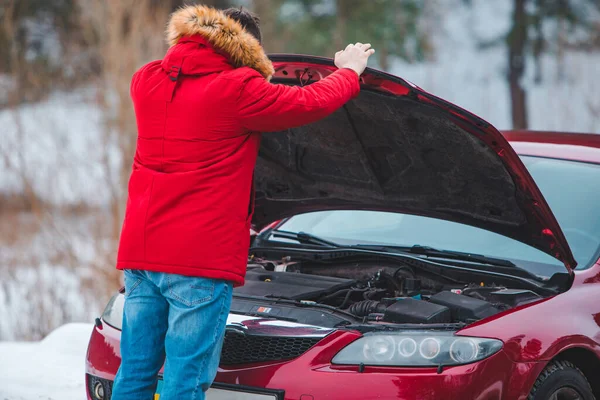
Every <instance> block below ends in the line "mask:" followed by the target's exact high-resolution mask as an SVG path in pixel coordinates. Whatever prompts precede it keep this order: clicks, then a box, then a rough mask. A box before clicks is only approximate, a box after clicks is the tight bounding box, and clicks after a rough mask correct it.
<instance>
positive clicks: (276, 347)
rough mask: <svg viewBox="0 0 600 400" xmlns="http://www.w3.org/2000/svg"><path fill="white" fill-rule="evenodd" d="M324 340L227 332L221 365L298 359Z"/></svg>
mask: <svg viewBox="0 0 600 400" xmlns="http://www.w3.org/2000/svg"><path fill="white" fill-rule="evenodd" d="M321 339H322V338H318V337H317V338H314V337H283V336H252V335H244V334H240V333H236V332H227V333H226V335H225V341H224V343H223V350H222V351H221V365H236V364H248V363H256V362H264V361H279V360H289V359H292V358H296V357H298V356H300V355H301V354H303V353H304V352H306V351H307V350H308V349H310V348H311V347H312V346H314V345H315V344H317V342H318V341H319V340H321Z"/></svg>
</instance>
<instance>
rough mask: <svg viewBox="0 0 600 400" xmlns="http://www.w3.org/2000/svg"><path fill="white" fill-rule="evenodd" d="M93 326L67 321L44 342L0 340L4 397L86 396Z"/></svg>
mask: <svg viewBox="0 0 600 400" xmlns="http://www.w3.org/2000/svg"><path fill="white" fill-rule="evenodd" d="M92 327H93V325H91V324H67V325H64V326H62V327H60V328H58V329H56V330H55V331H53V332H52V333H50V335H48V336H47V337H46V338H45V339H44V340H42V341H41V342H32V343H26V342H0V399H2V400H4V399H10V400H42V399H43V400H81V399H84V398H85V375H84V374H85V372H84V371H85V370H84V368H85V354H86V350H87V344H88V340H89V338H90V334H91V332H92Z"/></svg>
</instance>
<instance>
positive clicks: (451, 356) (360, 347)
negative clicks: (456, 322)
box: [332, 331, 502, 367]
mask: <svg viewBox="0 0 600 400" xmlns="http://www.w3.org/2000/svg"><path fill="white" fill-rule="evenodd" d="M501 348H502V342H501V341H500V340H496V339H484V338H473V337H466V336H454V334H453V333H452V332H435V333H434V332H421V331H418V332H398V333H396V332H394V333H390V332H385V333H382V332H371V333H367V334H365V335H364V336H363V337H361V338H360V339H358V340H356V341H354V342H352V343H350V344H349V345H348V346H346V347H345V348H343V349H342V350H341V351H340V352H339V353H338V354H336V356H335V357H334V358H333V360H332V362H333V363H334V364H351V365H358V364H364V365H387V366H397V367H434V366H439V365H444V366H445V365H461V364H469V363H473V362H476V361H479V360H483V359H484V358H487V357H489V356H491V355H492V354H494V353H496V352H498V351H499V350H500V349H501Z"/></svg>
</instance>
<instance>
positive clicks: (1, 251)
mask: <svg viewBox="0 0 600 400" xmlns="http://www.w3.org/2000/svg"><path fill="white" fill-rule="evenodd" d="M54 2H55V1H54V0H6V1H4V2H2V4H0V21H3V22H2V23H3V24H4V25H3V26H2V28H3V30H2V33H1V34H0V57H3V58H5V59H0V66H1V67H0V400H25V399H27V400H29V399H61V400H70V399H82V398H84V396H85V395H84V382H83V376H84V375H83V368H84V356H85V350H86V345H87V340H88V337H89V334H90V332H91V327H92V325H91V323H92V321H93V319H94V318H95V317H97V316H98V315H99V313H100V312H101V311H102V308H103V306H104V304H105V303H106V301H107V300H108V298H109V296H110V295H111V294H112V293H114V291H115V290H117V289H118V288H119V285H120V284H121V276H120V274H119V273H118V272H116V271H115V269H114V261H115V254H116V253H115V252H116V243H117V239H118V234H119V229H120V222H121V218H122V212H123V206H124V204H125V197H124V196H125V190H124V188H126V182H127V178H128V171H129V169H128V168H129V165H130V159H131V156H132V151H133V148H134V145H135V136H134V135H135V122H134V120H133V119H132V117H133V112H132V109H131V105H130V104H129V102H128V90H129V88H128V83H129V79H130V77H131V74H132V72H133V71H134V70H135V69H136V68H138V67H139V66H141V65H142V64H143V63H144V62H147V61H149V60H151V59H153V58H158V57H160V53H161V52H162V51H164V44H163V42H162V40H161V38H160V35H161V32H162V29H163V26H164V23H165V21H166V18H167V15H168V12H169V11H171V10H172V8H173V7H174V6H176V5H177V4H178V2H177V1H173V2H162V3H170V4H169V6H168V7H167V6H164V4H162V5H160V4H159V5H157V4H158V3H159V2H157V1H153V0H127V1H120V2H103V1H99V0H73V1H70V2H62V1H60V2H59V1H56V3H57V4H58V3H61V4H62V3H69V4H72V5H73V4H74V5H75V6H76V7H78V12H77V14H76V16H73V15H72V14H68V15H67V16H66V17H65V18H66V19H63V17H64V15H63V14H64V13H65V12H66V11H65V9H64V8H62V7H63V6H62V5H61V6H60V7H59V6H57V7H58V8H57V9H53V8H52V7H49V6H48V4H50V3H54ZM520 2H525V3H527V4H526V5H525V6H526V11H527V12H528V13H535V7H536V5H538V4H542V3H556V2H553V1H552V0H547V1H544V0H493V1H492V0H470V1H469V0H422V1H418V0H393V1H389V0H388V1H378V0H375V1H372V2H371V1H367V0H364V1H358V0H337V1H334V0H291V1H288V0H254V1H250V0H245V1H240V2H235V3H236V4H240V3H241V4H243V5H246V6H247V7H249V8H251V9H255V10H256V11H258V12H260V14H261V16H263V29H264V34H265V47H266V48H267V50H270V51H271V50H276V51H274V52H286V51H287V52H296V51H298V49H304V48H305V47H304V48H303V47H298V45H297V44H298V43H299V41H300V40H305V39H306V40H307V41H309V42H310V43H313V45H314V49H315V50H314V51H313V54H320V53H324V52H326V49H325V48H324V47H323V46H324V45H323V41H324V39H323V38H322V37H318V36H315V37H312V36H311V37H310V38H309V37H308V33H305V32H304V33H303V32H302V29H306V26H304V27H303V26H300V25H301V24H302V23H308V22H310V23H312V21H313V20H314V21H316V22H319V21H322V22H323V23H327V19H326V18H332V19H333V21H334V22H336V23H338V24H341V22H340V17H339V12H338V11H339V10H342V8H343V7H348V6H356V7H358V5H360V6H361V7H364V6H365V4H367V5H373V7H375V8H376V7H386V6H390V4H391V6H394V7H397V6H402V7H405V6H406V7H408V8H406V10H408V11H406V15H408V16H410V18H412V19H411V20H410V21H409V22H407V26H409V25H410V24H412V25H410V26H413V27H414V31H410V32H406V33H405V36H404V37H403V38H402V40H400V39H398V40H396V39H397V37H395V36H393V35H392V36H391V37H388V38H387V39H386V40H391V41H392V42H394V41H396V42H398V43H400V49H396V50H395V51H390V52H389V53H390V54H389V55H388V56H387V57H386V58H385V59H377V60H374V61H373V65H372V66H374V67H379V68H384V69H386V70H388V71H389V72H391V73H392V74H395V75H398V76H401V77H403V78H405V79H407V80H409V81H411V82H413V83H415V84H416V85H418V86H420V87H422V88H423V89H425V90H427V91H429V92H431V93H433V94H436V95H438V96H440V97H442V98H444V99H446V100H449V101H451V102H453V103H455V104H457V105H459V106H461V107H463V108H466V109H468V110H469V111H471V112H473V113H475V114H477V115H479V116H480V117H482V118H484V119H486V120H487V121H489V122H491V123H492V124H493V125H495V126H496V127H497V128H499V129H510V128H512V127H513V126H514V125H515V123H514V119H513V118H512V115H511V92H510V90H509V86H508V83H507V74H508V63H507V54H508V50H507V42H506V41H502V40H500V41H497V40H496V39H497V38H499V37H500V38H502V37H505V36H506V35H507V33H508V32H509V31H510V30H511V27H512V26H513V23H514V10H515V6H516V5H517V4H518V3H520ZM25 3H27V4H25ZM171 3H172V4H171ZM206 3H212V4H215V5H219V6H222V5H230V4H231V3H232V2H231V1H212V2H206ZM567 3H569V2H567ZM570 3H572V4H573V7H574V9H576V10H585V11H584V14H586V15H587V17H590V15H591V17H590V18H591V19H590V21H588V22H589V23H590V24H589V26H591V29H592V32H595V33H593V34H592V35H591V36H589V37H588V39H589V45H580V44H578V45H573V46H568V45H564V44H565V43H566V42H569V39H572V38H575V39H577V40H578V39H579V36H582V35H583V33H582V32H583V29H581V28H579V27H575V28H574V29H572V30H570V29H565V30H560V29H559V31H558V32H559V33H558V34H556V32H557V31H556V29H558V28H560V27H561V25H560V21H558V22H557V21H554V22H553V21H551V22H550V23H549V24H548V25H546V26H544V27H543V29H546V30H547V31H548V32H547V36H546V38H547V40H548V42H549V44H548V45H547V46H546V48H545V50H544V51H542V52H540V53H539V54H537V57H534V56H535V55H536V53H534V52H533V51H532V50H528V52H527V53H526V57H525V58H524V63H525V64H524V65H525V71H524V74H523V77H522V78H520V79H519V84H520V85H521V86H522V87H523V89H524V91H526V92H527V104H526V110H527V113H528V119H529V121H528V127H529V128H530V129H535V130H558V131H568V132H589V133H599V129H600V128H599V127H600V96H598V93H600V80H599V79H597V76H598V72H597V71H598V66H599V65H600V43H599V42H600V40H599V38H600V33H599V32H600V19H599V18H598V14H597V13H595V14H594V13H592V14H589V13H590V11H589V10H588V8H587V5H588V4H590V3H595V0H594V1H591V0H580V1H575V0H573V1H571V2H570ZM357 4H358V5H357ZM411 5H417V6H418V11H419V12H418V14H416V15H415V14H414V7H413V8H410V7H412V6H411ZM27 6H29V7H31V9H34V10H35V8H36V7H39V8H40V9H41V10H42V12H34V11H30V10H29V9H27ZM409 6H410V7H409ZM369 7H370V6H369ZM134 9H135V10H136V11H135V12H132V10H134ZM57 10H58V11H57ZM140 10H144V11H143V12H142V11H140ZM307 10H309V11H310V12H308V11H307ZM403 10H405V9H404V8H401V9H400V11H398V12H400V13H402V12H403ZM595 10H596V11H597V10H598V9H597V8H596V9H595ZM67 11H68V10H67ZM409 11H410V12H411V13H412V14H410V13H409ZM592 11H594V9H592ZM53 12H56V13H61V14H60V15H58V16H57V15H54V14H52V13H53ZM298 13H304V14H302V15H303V16H304V20H302V19H301V18H298ZM311 13H313V14H311ZM401 16H402V15H401ZM311 18H313V19H312V20H311ZM373 18H375V21H374V22H373V21H371V22H368V21H367V22H365V25H362V24H361V25H360V26H357V25H354V24H353V23H352V20H350V22H349V23H347V24H344V25H345V26H344V29H341V33H340V32H338V31H336V30H335V29H336V28H335V27H336V26H338V25H335V24H333V26H334V28H333V29H334V31H333V32H332V35H333V37H334V39H335V40H334V42H336V43H338V42H339V43H345V42H346V41H349V40H351V39H352V40H353V38H354V37H355V36H356V35H360V34H362V35H364V36H363V37H364V39H363V41H371V39H370V37H369V35H368V34H369V32H371V30H369V29H367V28H368V27H369V25H368V23H371V24H375V26H378V25H379V23H378V21H377V18H378V17H377V15H375V16H374V17H373ZM407 18H408V17H407ZM291 20H296V21H301V22H298V25H299V26H298V27H295V26H292V25H289V24H291V22H290V21H291ZM65 21H66V22H65ZM302 21H304V22H302ZM306 21H308V22H306ZM342 22H343V21H342ZM396 23H398V24H400V22H398V21H396ZM282 24H283V25H282ZM125 25H126V28H125V27H124V26H125ZM330 25H331V24H330ZM81 26H88V27H91V28H89V30H85V29H83V28H81ZM365 27H367V28H365ZM296 28H297V29H296ZM69 29H71V31H69ZM73 29H81V32H79V33H80V36H81V37H80V38H78V40H65V36H69V35H68V34H69V33H72V30H73ZM281 29H285V30H286V31H285V32H284V33H285V34H284V33H282V34H281V35H280V34H279V33H280V30H281ZM294 29H296V32H294ZM531 29H533V28H531ZM298 30H300V32H301V35H300V36H298V33H297V31H298ZM310 31H316V32H318V25H317V28H315V29H311V30H310ZM391 32H392V33H394V32H396V31H395V30H393V29H392V30H391ZM561 32H562V33H561ZM336 34H337V36H335V35H336ZM268 35H271V39H269V36H268ZM294 35H295V36H294ZM303 35H306V36H303ZM411 35H413V36H414V37H420V38H421V39H422V38H425V39H426V45H425V44H424V43H425V42H418V41H417V42H418V43H420V46H422V47H424V48H425V50H426V51H423V54H425V55H420V54H421V50H423V49H420V50H418V51H415V50H414V48H413V47H414V43H415V42H414V41H413V42H411V41H410V40H409V39H410V37H412V36H411ZM594 35H595V36H594ZM71 36H72V35H71ZM586 37H587V36H586ZM275 38H277V40H275ZM282 38H283V39H282ZM347 38H348V39H347ZM561 38H562V39H561ZM565 38H566V39H565ZM311 40H312V42H311ZM553 40H554V42H553ZM17 42H19V43H21V45H20V46H21V47H19V46H18V45H17ZM485 43H492V45H489V46H485V45H484V44H485ZM553 43H554V44H553ZM556 43H559V44H561V43H562V44H563V45H561V46H557V45H556ZM374 46H375V47H376V48H377V45H376V43H374ZM411 46H413V47H411ZM2 47H4V49H3V50H2V49H1V48H2ZM310 49H311V48H310V47H309V48H308V50H306V52H308V51H310ZM378 51H380V49H378ZM325 54H329V53H325ZM540 78H541V79H540ZM132 138H133V139H132Z"/></svg>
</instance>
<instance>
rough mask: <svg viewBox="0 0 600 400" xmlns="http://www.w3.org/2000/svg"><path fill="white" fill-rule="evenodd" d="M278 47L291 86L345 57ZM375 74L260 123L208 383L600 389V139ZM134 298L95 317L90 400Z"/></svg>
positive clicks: (255, 387) (405, 394)
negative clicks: (243, 269)
mask: <svg viewBox="0 0 600 400" xmlns="http://www.w3.org/2000/svg"><path fill="white" fill-rule="evenodd" d="M273 60H274V63H275V66H276V70H277V74H276V76H275V78H274V81H275V82H279V83H285V84H290V85H306V84H310V83H311V82H314V81H316V80H319V79H321V78H323V77H324V76H327V75H328V74H329V73H331V71H332V70H333V68H334V67H333V65H332V62H331V60H326V59H321V58H316V57H305V56H289V55H288V56H273ZM362 87H363V90H362V92H361V94H360V96H359V97H358V98H356V99H354V100H352V101H351V102H350V103H348V104H347V105H346V106H345V107H344V108H343V109H341V110H339V111H338V112H336V113H335V114H334V115H332V116H331V117H329V118H327V119H325V120H323V121H321V122H318V123H315V124H312V125H309V126H305V127H302V128H297V129H292V130H290V131H288V132H286V133H278V134H268V135H265V136H264V139H263V142H262V145H261V146H262V147H261V151H260V155H259V160H258V162H257V166H256V193H257V196H256V204H255V206H256V211H255V216H254V223H255V228H256V230H257V231H260V234H259V235H258V236H257V237H256V239H255V240H254V243H253V245H252V248H251V251H250V255H249V261H248V273H247V281H246V284H245V285H244V286H242V287H239V288H236V289H235V291H234V299H233V303H232V308H231V314H230V316H229V319H228V324H227V333H226V338H225V343H224V346H223V352H222V354H221V364H220V368H219V372H218V375H217V378H216V381H215V383H214V385H213V387H212V388H211V389H210V391H209V392H208V395H207V398H208V399H210V400H215V399H244V400H250V399H256V400H276V399H278V400H284V399H285V400H324V399H340V400H342V399H343V400H354V399H356V400H358V399H360V400H367V399H446V400H449V399H461V400H462V399H480V400H483V399H511V400H512V399H534V400H541V399H544V400H561V399H564V400H567V399H584V400H589V399H594V398H595V397H598V398H600V346H599V343H600V263H599V262H598V260H599V257H600V254H599V253H600V206H599V205H598V204H599V199H600V135H584V134H562V133H541V132H539V133H531V132H506V133H504V135H502V134H500V133H499V132H498V131H497V130H496V129H495V128H494V127H493V126H491V125H490V124H489V123H487V122H485V121H484V120H482V119H480V118H478V117H476V116H474V115H472V114H470V113H468V112H466V111H464V110H462V109H460V108H459V107H456V106H454V105H452V104H450V103H448V102H446V101H443V100H441V99H439V98H437V97H435V96H433V95H431V94H428V93H426V92H424V91H423V90H421V89H419V88H418V87H416V86H414V85H412V84H410V83H408V82H406V81H404V80H402V79H400V78H397V77H394V76H391V75H388V74H385V73H382V72H378V71H374V70H370V69H368V70H367V71H366V72H365V74H364V76H363V77H362ZM507 139H508V141H507ZM508 142H510V143H511V145H512V147H511V145H509V144H508ZM517 154H518V155H517ZM273 221H277V222H276V223H273ZM122 307H123V295H122V292H121V293H117V294H115V296H114V297H113V298H112V299H111V300H110V302H109V304H108V305H107V307H106V310H105V311H104V313H103V315H102V317H101V318H98V319H97V321H96V326H95V328H94V330H93V332H92V336H91V339H90V344H89V349H88V354H87V362H86V379H87V387H88V393H87V395H88V399H93V400H101V399H110V393H111V385H112V380H113V378H114V376H115V374H116V372H117V368H118V366H119V362H120V358H119V338H120V331H119V327H120V325H121V319H122ZM159 395H160V381H159V386H158V388H157V397H159Z"/></svg>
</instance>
